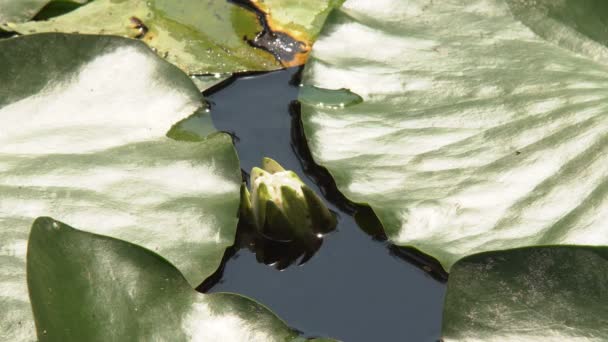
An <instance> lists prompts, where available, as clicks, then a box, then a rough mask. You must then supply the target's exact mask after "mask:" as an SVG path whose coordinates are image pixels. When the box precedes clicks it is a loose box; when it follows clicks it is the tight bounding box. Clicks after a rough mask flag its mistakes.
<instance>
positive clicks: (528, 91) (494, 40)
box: [302, 0, 608, 270]
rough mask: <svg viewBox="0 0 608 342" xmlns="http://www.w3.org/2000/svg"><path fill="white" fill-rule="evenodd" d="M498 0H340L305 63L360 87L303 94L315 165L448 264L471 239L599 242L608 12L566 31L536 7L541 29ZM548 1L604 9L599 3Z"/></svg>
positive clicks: (307, 79) (521, 243) (332, 83)
mask: <svg viewBox="0 0 608 342" xmlns="http://www.w3.org/2000/svg"><path fill="white" fill-rule="evenodd" d="M512 3H515V1H513V2H508V1H504V0H488V1H472V0H458V1H450V2H444V1H430V0H413V1H407V2H404V1H400V0H386V1H382V3H381V5H380V4H378V3H377V2H375V1H372V0H359V1H354V0H352V1H347V2H346V3H345V4H344V6H343V8H342V9H341V10H340V11H339V12H337V13H336V15H334V16H332V17H331V19H330V20H329V23H328V25H327V26H326V28H325V31H324V33H323V34H322V35H321V37H320V38H319V40H318V41H317V43H316V44H315V50H314V53H313V56H312V57H311V60H310V62H309V63H308V64H307V67H306V70H305V72H304V83H307V84H312V85H314V86H316V87H319V88H326V89H341V88H349V89H350V91H352V92H354V93H356V94H358V95H360V96H361V97H362V98H363V100H364V102H363V103H360V104H357V105H351V106H345V107H344V108H340V107H335V106H333V107H327V106H321V105H316V104H315V103H314V101H304V103H303V104H302V120H303V124H304V129H305V134H306V136H307V138H308V139H309V145H310V148H311V152H312V154H313V156H314V158H315V160H316V161H317V163H319V164H320V165H323V166H325V167H327V168H328V169H329V171H330V172H331V173H332V175H333V176H334V177H335V180H336V183H337V185H338V187H339V189H340V190H341V191H342V192H343V193H344V194H345V195H346V196H347V197H348V198H349V199H351V200H353V201H355V202H360V203H368V204H369V205H370V206H371V207H372V208H373V210H374V212H375V213H376V214H377V215H378V217H379V218H380V220H381V221H382V223H383V225H384V228H385V230H386V233H387V235H388V236H389V238H390V240H391V241H392V242H393V243H395V244H398V245H407V246H414V247H416V248H418V249H419V250H421V251H422V252H424V253H427V254H429V255H431V256H433V257H435V258H437V259H438V260H439V261H440V262H441V263H442V265H443V266H444V267H445V268H446V270H449V268H450V267H451V265H452V264H453V263H454V262H455V261H456V260H458V259H460V258H462V257H464V256H466V255H470V254H474V253H479V252H483V251H490V250H502V249H510V248H517V247H525V246H534V245H539V244H576V245H606V244H608V226H607V225H606V224H605V222H606V221H607V220H608V179H607V178H606V175H608V134H607V132H608V101H607V100H608V96H607V95H608V92H606V88H607V87H608V62H607V61H608V59H606V58H602V56H604V54H605V53H607V52H608V49H607V48H606V46H604V45H603V44H598V42H599V41H600V38H597V37H600V36H602V37H603V35H602V34H604V33H605V32H607V31H606V29H607V28H608V24H607V25H604V26H600V24H599V21H595V22H596V24H595V25H591V26H586V28H585V32H584V34H583V32H579V33H577V32H576V31H574V29H573V28H574V27H578V26H577V25H567V24H565V23H566V22H567V20H563V21H557V20H554V19H553V18H551V17H550V16H548V15H545V16H542V15H541V14H543V13H544V12H538V13H537V14H538V15H536V16H535V17H534V20H536V21H535V27H537V28H538V27H540V26H539V25H540V24H542V23H551V25H553V26H551V27H553V31H552V32H553V34H554V37H555V35H563V37H561V38H560V39H545V38H544V36H539V35H537V34H536V33H535V32H534V31H533V30H531V29H530V28H529V27H528V26H526V25H524V24H523V23H522V22H520V21H518V20H517V19H516V18H517V17H518V16H515V15H514V13H513V12H512V10H511V6H509V5H512ZM517 3H526V4H532V3H536V4H540V3H544V4H548V1H534V2H533V1H526V2H521V1H519V2H517ZM553 3H554V5H553V7H554V8H560V13H596V15H604V17H603V18H608V12H605V11H604V12H601V11H600V10H601V9H602V8H603V6H604V5H601V6H600V2H598V1H596V2H593V1H556V2H553ZM530 6H532V5H530ZM521 11H523V10H521ZM518 13H519V14H518ZM602 13H603V14H602ZM516 14H518V15H521V12H516ZM572 15H573V16H574V14H572ZM577 20H578V19H577ZM603 22H606V21H603ZM600 29H601V30H603V31H602V32H604V33H602V34H600V33H601V32H600V31H599V30H600ZM538 30H540V29H538ZM591 32H593V33H596V34H597V36H593V37H595V38H597V40H595V38H594V40H592V39H590V38H588V37H591V36H592V34H591ZM575 40H576V41H578V42H579V44H578V45H577V44H570V45H569V46H570V48H569V49H564V48H562V47H561V46H562V44H561V43H563V42H566V41H570V42H572V41H575ZM560 42H561V43H560ZM577 46H578V47H580V49H579V48H577ZM591 46H593V47H594V48H593V49H591V48H590V47H591Z"/></svg>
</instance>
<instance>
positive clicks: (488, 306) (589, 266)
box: [443, 247, 608, 342]
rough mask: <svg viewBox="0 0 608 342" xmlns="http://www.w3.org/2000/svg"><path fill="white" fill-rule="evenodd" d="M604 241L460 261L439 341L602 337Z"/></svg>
mask: <svg viewBox="0 0 608 342" xmlns="http://www.w3.org/2000/svg"><path fill="white" fill-rule="evenodd" d="M606 284H608V248H605V247H602V248H592V247H587V248H584V247H537V248H525V249H515V250H508V251H501V252H492V253H483V254H477V255H473V256H469V257H467V258H465V259H462V260H460V261H458V262H457V263H456V264H455V265H454V266H453V267H452V272H451V274H450V280H449V281H448V291H447V295H446V302H445V311H444V317H443V335H444V341H446V342H450V341H471V342H472V341H484V342H493V341H501V342H503V341H504V342H515V341H549V342H552V341H554V342H557V341H604V340H605V339H606V336H608V325H607V324H606V317H608V306H606V303H608V287H607V286H606Z"/></svg>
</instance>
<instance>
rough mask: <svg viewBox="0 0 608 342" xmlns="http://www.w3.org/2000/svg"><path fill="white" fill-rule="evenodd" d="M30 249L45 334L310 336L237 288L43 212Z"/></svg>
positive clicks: (39, 323)
mask: <svg viewBox="0 0 608 342" xmlns="http://www.w3.org/2000/svg"><path fill="white" fill-rule="evenodd" d="M28 249H29V251H28V256H27V269H28V279H27V281H28V285H29V292H30V295H31V298H32V307H33V311H34V316H35V319H36V328H37V332H38V338H39V340H40V341H205V342H207V341H209V342H213V341H217V342H220V341H222V342H223V341H227V342H228V341H234V342H237V341H248V342H273V341H276V342H288V341H294V342H295V341H304V340H306V339H304V338H301V337H298V334H297V333H296V332H295V331H293V330H291V329H289V328H288V327H287V326H286V325H285V324H284V323H283V322H282V321H280V320H279V319H278V318H277V317H276V316H274V315H273V314H272V313H271V312H270V311H269V310H268V309H266V308H265V307H263V306H261V305H260V304H257V303H256V302H254V301H253V300H251V299H248V298H245V297H242V296H239V295H236V294H224V293H214V294H208V295H204V294H200V293H197V292H196V291H194V290H193V289H192V288H191V287H190V285H189V284H188V282H187V281H186V279H184V277H183V276H182V275H181V274H180V272H179V271H178V270H177V269H176V268H175V267H173V266H172V265H171V264H169V263H168V262H167V261H166V260H165V259H163V258H162V257H160V256H159V255H157V254H156V253H153V252H152V251H150V250H146V249H144V248H141V247H139V246H136V245H132V244H129V243H127V242H124V241H120V240H116V239H113V238H109V237H105V236H99V235H94V234H90V233H86V232H83V231H79V230H76V229H73V228H71V227H69V226H67V225H64V224H63V223H61V222H58V221H55V220H53V219H50V218H40V219H38V220H36V222H35V223H34V225H33V227H32V232H31V234H30V240H29V246H28Z"/></svg>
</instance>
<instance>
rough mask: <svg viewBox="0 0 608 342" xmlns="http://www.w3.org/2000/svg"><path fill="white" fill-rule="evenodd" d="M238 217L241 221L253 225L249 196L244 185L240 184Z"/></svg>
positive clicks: (253, 219)
mask: <svg viewBox="0 0 608 342" xmlns="http://www.w3.org/2000/svg"><path fill="white" fill-rule="evenodd" d="M239 217H240V218H241V220H244V221H245V222H247V223H249V224H253V225H255V218H254V216H253V209H252V206H251V194H250V193H249V190H248V189H247V185H245V183H243V184H241V206H240V207H239Z"/></svg>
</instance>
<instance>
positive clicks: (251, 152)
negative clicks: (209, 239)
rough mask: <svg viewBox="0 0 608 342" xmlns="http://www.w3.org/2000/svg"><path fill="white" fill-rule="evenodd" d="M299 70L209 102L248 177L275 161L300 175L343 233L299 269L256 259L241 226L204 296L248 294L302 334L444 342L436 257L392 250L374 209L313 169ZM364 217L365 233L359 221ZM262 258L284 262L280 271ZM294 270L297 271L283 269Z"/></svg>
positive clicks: (242, 79) (239, 80)
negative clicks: (303, 120) (334, 215)
mask: <svg viewBox="0 0 608 342" xmlns="http://www.w3.org/2000/svg"><path fill="white" fill-rule="evenodd" d="M299 71H300V69H298V68H291V69H286V70H280V71H276V72H270V73H263V74H247V75H240V76H235V77H232V78H230V79H228V80H226V81H224V82H222V83H221V84H220V85H218V86H215V87H213V88H211V89H209V90H208V91H206V92H205V96H206V98H207V100H208V101H209V102H210V106H211V114H212V117H213V121H214V124H215V126H216V127H217V128H218V129H219V130H222V131H226V132H229V133H230V134H232V135H233V137H234V141H235V145H236V148H237V151H238V154H239V158H240V161H241V166H242V168H243V170H244V171H245V172H249V171H250V170H251V168H252V167H253V166H259V165H260V163H261V159H262V157H264V156H268V157H271V158H273V159H275V160H277V161H278V162H279V163H280V164H281V165H283V167H285V168H286V169H290V170H293V171H295V172H296V173H297V174H298V175H300V177H301V178H302V180H303V181H304V182H305V183H307V184H308V185H309V186H310V187H311V188H312V189H314V190H315V191H317V193H318V194H322V195H323V196H324V199H325V201H326V202H327V204H328V207H329V208H330V209H331V210H333V211H334V212H336V213H337V215H338V218H339V219H338V226H337V229H336V230H335V231H333V232H332V233H330V234H328V235H326V236H324V238H323V241H322V245H321V246H320V247H319V249H318V251H317V252H316V253H315V254H314V255H313V256H312V257H311V258H310V259H309V260H308V261H306V262H305V263H303V264H302V265H298V263H297V261H295V262H294V260H293V259H294V256H293V255H290V258H287V257H286V256H285V257H284V256H283V254H290V252H294V251H293V249H290V248H289V247H287V248H283V249H281V248H275V249H274V250H272V247H270V249H271V250H268V247H266V249H265V252H264V254H262V253H261V252H260V251H259V250H257V251H256V248H253V247H251V245H252V244H253V242H252V241H253V239H254V238H252V237H251V235H252V234H251V230H250V229H249V228H247V227H243V226H241V227H239V234H238V236H237V243H236V244H235V247H233V248H232V249H230V250H228V251H227V253H226V256H225V258H224V263H223V265H222V267H221V269H220V270H218V272H217V273H216V274H215V275H214V276H213V277H212V278H210V279H208V281H206V282H205V283H203V284H202V285H201V286H200V287H199V290H200V291H203V292H235V293H239V294H243V295H246V296H249V297H251V298H253V299H255V300H257V301H259V302H261V303H262V304H264V305H266V306H267V307H269V308H270V309H271V310H272V311H274V312H275V313H276V314H277V315H278V316H279V317H281V318H282V319H283V320H284V321H285V322H286V323H287V324H288V325H290V326H291V327H293V328H295V329H297V330H300V331H302V333H303V334H304V335H305V336H310V337H312V336H324V337H333V338H336V339H340V340H343V341H348V342H357V341H415V342H419V341H420V342H424V341H429V342H430V341H437V340H438V339H439V338H440V328H441V313H442V306H443V299H444V294H445V288H446V287H445V280H446V275H445V274H444V273H443V272H442V271H440V267H439V266H437V264H436V263H434V262H433V261H431V260H430V259H428V258H425V257H424V256H422V255H419V254H418V253H416V252H415V251H412V250H409V249H405V248H398V247H395V246H391V245H390V244H388V243H387V242H385V241H384V240H385V239H384V238H383V236H382V235H383V234H382V233H381V231H380V232H378V230H377V228H378V223H377V221H375V220H374V216H373V214H372V215H370V213H371V211H370V210H369V209H367V208H364V207H360V206H356V205H354V204H352V203H349V202H348V201H347V200H345V199H344V198H343V197H342V196H341V195H340V193H339V192H337V190H336V189H335V185H334V184H333V181H332V180H331V178H330V177H329V176H328V174H327V173H326V172H325V171H324V169H322V168H320V167H318V166H317V165H315V164H314V163H313V162H312V160H311V158H310V155H309V152H308V149H307V146H306V143H305V141H304V140H303V139H302V136H301V127H300V123H299V112H298V110H297V108H298V107H297V105H294V104H293V103H292V102H293V101H294V100H296V98H297V95H298V89H299V87H298V86H297V84H299V79H298V77H299ZM357 212H358V214H357V218H358V220H357V221H359V222H360V223H365V224H362V226H363V228H365V231H364V230H363V229H361V228H360V227H359V225H358V224H357V221H355V218H354V215H353V214H354V213H357ZM366 231H367V233H366ZM256 252H257V255H256ZM269 254H272V255H269ZM291 254H294V253H291ZM295 254H298V253H297V251H296V252H295ZM258 260H265V261H266V262H269V261H273V260H278V261H279V262H278V263H277V264H275V265H273V266H274V267H273V266H269V265H266V264H264V263H262V262H259V261H258ZM289 262H293V264H291V265H290V266H288V267H286V266H287V265H288V264H289ZM283 267H285V268H284V269H283V270H278V269H277V268H283Z"/></svg>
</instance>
